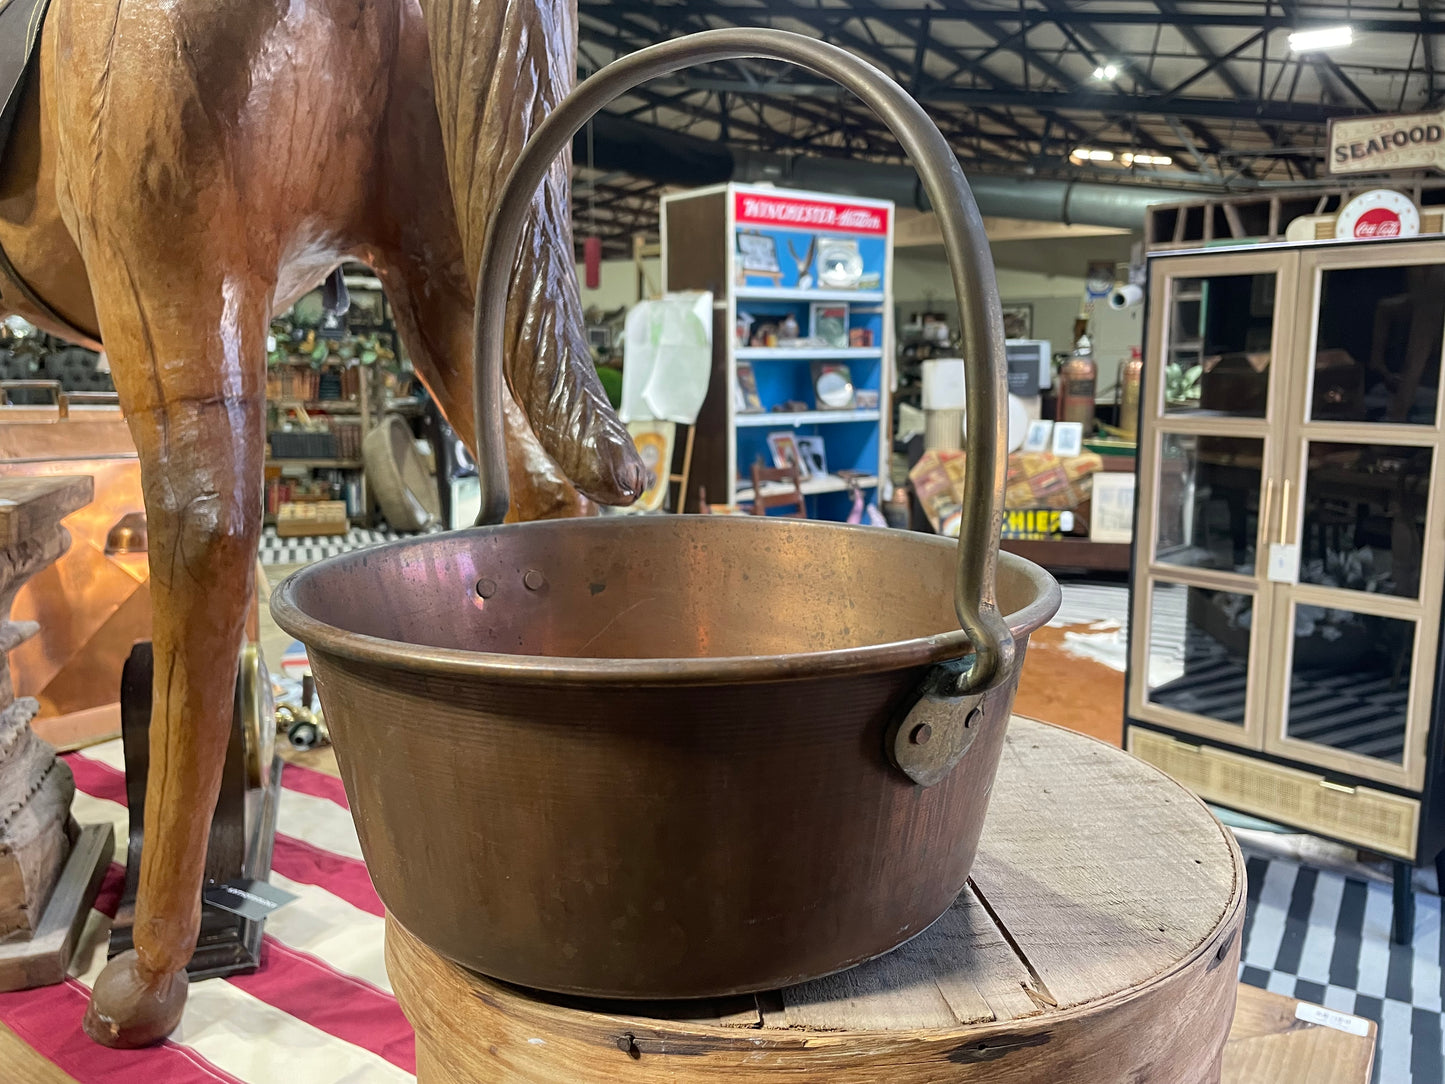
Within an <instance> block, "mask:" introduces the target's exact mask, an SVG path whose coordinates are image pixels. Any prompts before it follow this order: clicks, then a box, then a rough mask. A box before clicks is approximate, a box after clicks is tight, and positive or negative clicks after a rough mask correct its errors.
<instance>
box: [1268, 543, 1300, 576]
mask: <svg viewBox="0 0 1445 1084" xmlns="http://www.w3.org/2000/svg"><path fill="white" fill-rule="evenodd" d="M1266 575H1267V576H1268V577H1269V579H1270V580H1272V581H1273V582H1274V583H1297V582H1298V581H1299V546H1298V544H1296V543H1294V542H1288V543H1286V542H1271V543H1270V544H1269V571H1268V572H1267V573H1266Z"/></svg>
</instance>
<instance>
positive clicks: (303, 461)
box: [266, 456, 363, 470]
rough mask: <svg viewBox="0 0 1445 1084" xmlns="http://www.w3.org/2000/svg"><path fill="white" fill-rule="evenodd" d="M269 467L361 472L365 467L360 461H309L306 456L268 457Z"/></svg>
mask: <svg viewBox="0 0 1445 1084" xmlns="http://www.w3.org/2000/svg"><path fill="white" fill-rule="evenodd" d="M266 466H268V467H316V468H322V467H330V468H332V469H333V470H360V469H361V468H362V466H363V464H362V461H361V460H359V459H307V458H305V457H304V456H298V457H296V458H291V457H289V456H286V457H282V458H281V459H272V458H270V457H267V459H266Z"/></svg>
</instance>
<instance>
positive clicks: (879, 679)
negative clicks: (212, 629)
mask: <svg viewBox="0 0 1445 1084" xmlns="http://www.w3.org/2000/svg"><path fill="white" fill-rule="evenodd" d="M956 551H957V545H956V544H955V543H954V542H952V541H951V540H948V539H942V538H937V537H934V536H930V535H922V534H914V533H904V532H899V531H888V530H882V529H876V528H872V529H870V528H861V527H849V526H847V525H843V524H828V523H821V522H816V521H814V522H809V521H801V520H794V519H779V520H777V521H770V520H763V519H761V518H758V517H751V516H746V517H744V516H736V517H735V516H684V517H667V518H663V517H628V518H627V519H626V520H623V519H621V518H620V517H619V518H615V519H587V520H582V519H577V520H558V521H552V522H547V523H527V524H513V525H506V526H501V527H484V528H474V529H471V530H467V531H457V532H452V533H450V534H445V535H436V536H431V537H428V538H425V539H420V540H415V541H406V542H401V543H396V544H393V545H390V546H385V547H380V548H377V549H372V550H367V551H361V552H357V553H352V554H346V555H344V556H342V557H338V558H334V559H332V560H329V561H326V562H322V563H320V564H317V565H313V566H311V567H310V568H307V569H304V570H302V571H301V572H298V573H297V574H296V575H294V576H292V577H291V578H289V579H288V580H286V582H285V583H284V584H282V585H281V587H280V588H279V589H278V590H277V592H276V593H275V594H274V595H273V596H272V612H273V614H274V615H275V617H276V620H277V621H278V622H279V623H280V625H281V626H282V627H283V628H285V629H286V630H287V631H288V632H290V633H291V634H293V635H294V636H296V637H297V638H298V639H300V640H301V641H302V642H303V643H305V644H306V645H307V651H308V654H309V656H310V659H311V665H312V668H313V670H314V672H315V674H316V678H317V688H318V690H319V692H320V694H321V701H322V704H323V706H324V707H325V710H326V721H327V725H328V726H329V727H330V728H331V734H332V738H333V741H334V742H335V745H336V751H337V758H338V761H339V763H340V766H341V772H342V777H343V779H344V780H345V783H346V788H347V795H348V797H349V799H350V803H351V808H352V810H353V812H354V814H355V816H356V824H357V831H358V834H359V835H360V838H361V845H362V852H363V854H364V855H365V858H366V863H367V868H368V869H369V871H370V872H371V877H372V880H373V881H374V882H375V884H376V887H377V891H378V892H379V893H380V894H381V898H382V901H383V902H384V903H385V904H386V907H387V909H388V910H389V911H390V912H391V913H392V914H394V915H395V916H396V918H397V920H398V921H400V922H401V923H402V924H403V925H404V926H406V928H407V929H408V930H410V931H412V932H413V933H414V934H416V935H417V936H418V937H420V938H421V939H422V940H423V941H425V942H426V943H427V944H428V945H430V946H431V947H432V948H434V949H436V950H437V951H438V952H441V953H442V954H443V955H445V956H447V957H449V958H450V959H453V960H455V961H457V962H458V963H461V964H463V965H465V966H467V967H470V968H473V969H475V970H478V971H481V972H483V973H484V974H488V975H492V976H495V977H497V978H502V979H506V980H508V981H510V982H516V983H520V984H522V985H526V986H534V987H539V988H543V989H548V990H556V991H566V992H571V993H581V994H589V995H595V996H608V997H702V996H713V995H719V994H723V993H729V992H737V991H741V990H756V989H765V988H769V987H773V986H777V985H785V984H787V983H791V982H797V981H800V980H802V979H805V978H809V977H814V976H817V975H822V974H826V973H828V972H831V971H836V970H838V969H840V968H843V967H847V966H848V965H850V964H853V963H857V962H859V961H860V960H864V959H867V958H869V957H872V956H876V955H878V954H879V953H882V952H886V951H887V950H888V949H890V948H892V947H894V946H895V945H897V944H898V943H900V942H901V941H904V940H906V939H907V938H909V937H911V936H912V935H913V934H915V933H918V932H919V931H921V930H923V929H924V928H925V927H927V926H928V925H929V924H930V923H931V922H932V921H933V920H934V919H935V918H937V917H938V915H939V914H941V913H942V912H943V911H944V910H945V909H946V908H947V907H948V906H949V905H950V904H951V903H952V902H953V900H954V898H955V897H956V896H957V895H958V893H959V891H960V890H961V889H962V887H963V884H964V881H965V880H966V879H967V877H968V871H969V867H970V865H971V863H972V861H973V855H974V849H975V846H976V844H977V842H978V836H979V832H980V830H981V829H982V826H983V820H984V812H985V809H986V808H987V804H988V794H989V788H990V785H991V783H992V780H993V776H994V771H995V769H996V767H997V764H998V757H999V755H1000V750H1001V748H1002V742H1003V736H1004V731H1005V728H1006V726H1007V723H1008V716H1009V712H1010V708H1011V704H1012V700H1013V683H1012V676H1010V678H1009V680H1006V681H1004V682H1003V683H1002V684H1001V685H998V686H995V687H993V688H991V689H990V690H989V691H988V692H986V693H985V694H984V695H983V697H982V700H981V703H980V704H979V705H978V707H979V708H980V709H981V711H982V716H981V718H976V719H975V721H974V723H973V725H972V726H971V727H970V728H969V732H970V733H971V734H972V735H973V737H972V739H971V741H970V744H969V747H968V749H967V751H966V753H965V754H964V755H963V757H962V759H961V760H959V761H958V763H957V764H956V765H955V766H954V767H953V768H952V770H951V771H950V772H948V773H947V774H945V775H944V776H943V777H942V778H941V779H940V780H939V781H938V782H936V783H935V784H934V785H933V786H927V787H925V786H920V785H919V784H917V783H915V782H914V781H913V780H912V779H911V778H910V777H909V776H908V775H906V774H905V773H904V772H903V771H900V770H899V769H898V768H896V767H894V766H893V764H892V763H891V762H890V760H889V756H888V749H887V745H888V733H889V728H890V727H891V726H892V725H893V724H894V722H895V720H896V719H897V718H899V717H900V716H903V715H907V714H908V709H909V707H910V705H911V703H912V702H913V700H914V699H915V698H916V697H917V696H918V693H919V691H920V688H921V686H922V685H923V684H924V683H925V682H926V680H927V678H928V675H929V674H930V672H931V670H932V669H933V665H932V664H935V663H943V662H945V661H947V660H952V659H959V658H963V657H966V656H967V655H969V654H970V644H969V641H968V637H967V635H966V634H965V633H963V632H962V631H960V630H959V628H958V622H957V616H956V615H955V613H954V609H953V602H952V598H951V593H950V591H949V584H950V582H951V580H952V578H953V575H954V564H955V561H956ZM529 576H532V577H533V579H536V578H537V577H540V578H541V579H542V581H543V585H542V586H541V587H540V588H539V589H535V590H534V589H532V588H530V587H529V586H528V577H529ZM479 584H480V585H482V590H484V591H485V592H486V597H485V598H483V597H482V596H481V594H479V591H478V585H479ZM998 595H999V602H1000V605H1001V607H1002V609H1003V610H1004V612H1005V613H1006V615H1007V617H1006V622H1007V626H1008V628H1009V630H1010V639H1011V646H1016V648H1017V651H1018V653H1019V655H1020V656H1021V655H1022V653H1023V649H1024V647H1025V646H1026V643H1027V638H1028V634H1029V632H1030V631H1031V630H1032V629H1034V628H1036V627H1038V626H1039V625H1040V624H1042V623H1043V622H1044V621H1046V620H1048V618H1049V617H1050V616H1051V615H1052V614H1053V612H1054V611H1055V609H1056V608H1057V606H1058V600H1059V595H1058V587H1057V585H1056V584H1055V583H1054V582H1053V581H1052V579H1050V578H1049V577H1048V575H1047V574H1046V573H1044V572H1043V571H1041V570H1040V569H1038V568H1037V567H1036V566H1034V565H1031V564H1029V563H1028V562H1026V561H1024V560H1022V559H1021V558H1017V557H1013V556H1011V555H1009V554H1003V555H1002V556H1001V559H1000V564H999V579H998ZM969 711H970V709H967V708H961V707H959V706H958V702H957V701H955V706H954V709H953V713H954V714H955V715H958V716H960V717H962V718H967V717H968V715H969ZM931 744H932V743H930V745H931Z"/></svg>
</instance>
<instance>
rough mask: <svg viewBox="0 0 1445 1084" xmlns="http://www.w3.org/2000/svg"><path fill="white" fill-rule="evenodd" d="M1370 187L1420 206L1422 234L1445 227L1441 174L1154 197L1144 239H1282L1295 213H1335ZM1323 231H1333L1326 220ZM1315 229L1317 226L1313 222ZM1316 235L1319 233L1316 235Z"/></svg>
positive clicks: (1152, 245) (1163, 246)
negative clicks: (1177, 199) (1188, 197)
mask: <svg viewBox="0 0 1445 1084" xmlns="http://www.w3.org/2000/svg"><path fill="white" fill-rule="evenodd" d="M1375 188H1392V189H1395V190H1397V191H1399V192H1403V193H1405V195H1407V196H1409V197H1410V198H1411V199H1412V200H1413V201H1414V202H1415V206H1417V207H1419V208H1420V232H1421V233H1422V234H1428V233H1440V232H1442V231H1445V221H1442V212H1445V180H1420V181H1412V182H1410V183H1407V184H1380V183H1378V182H1376V183H1361V184H1356V185H1343V184H1342V185H1340V186H1339V187H1338V188H1324V189H1298V190H1295V191H1289V190H1284V191H1280V192H1273V193H1270V194H1269V195H1253V196H1236V197H1225V196H1220V197H1215V198H1209V199H1202V200H1199V201H1197V202H1189V203H1158V204H1155V205H1154V206H1152V207H1150V208H1149V209H1148V210H1147V211H1146V212H1145V214H1144V244H1145V247H1146V248H1147V249H1149V250H1150V251H1161V252H1162V251H1170V250H1175V249H1190V248H1206V247H1209V246H1211V245H1215V244H1218V243H1220V242H1224V241H1239V242H1241V243H1246V242H1258V243H1264V242H1269V241H1283V240H1284V239H1285V236H1284V233H1285V230H1286V229H1287V228H1288V227H1289V224H1290V223H1291V222H1293V221H1294V220H1295V219H1296V218H1300V217H1303V216H1307V215H1328V216H1334V215H1335V214H1338V213H1339V210H1340V208H1341V207H1343V206H1344V205H1345V204H1346V203H1348V202H1349V201H1350V200H1352V199H1354V198H1355V197H1356V196H1358V195H1359V194H1360V193H1362V192H1368V191H1370V190H1372V189H1375ZM1328 226H1329V229H1328V233H1327V234H1326V236H1327V237H1334V223H1333V221H1332V220H1331V221H1330V222H1329V223H1328ZM1317 232H1318V227H1317ZM1315 239H1319V238H1318V236H1316V237H1315Z"/></svg>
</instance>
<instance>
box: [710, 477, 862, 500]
mask: <svg viewBox="0 0 1445 1084" xmlns="http://www.w3.org/2000/svg"><path fill="white" fill-rule="evenodd" d="M850 483H853V484H856V485H857V486H858V488H859V489H872V488H873V487H874V486H876V485H877V484H878V476H877V475H876V474H864V475H861V476H859V477H856V478H840V477H838V475H836V474H826V475H824V476H823V477H822V478H805V479H803V481H801V482H800V483H799V484H798V485H799V488H800V489H801V490H802V491H803V496H805V497H814V496H817V495H818V494H819V493H841V492H843V491H844V490H845V489H847V488H848V486H849V484H850ZM792 491H793V487H792V486H791V485H789V484H788V483H786V482H769V483H767V484H766V485H765V486H763V496H765V497H773V496H777V495H778V494H780V493H791V492H792ZM754 496H755V494H754V492H753V487H752V486H743V487H742V488H741V489H739V490H738V492H737V499H738V500H740V501H750V500H752V499H753V497H754Z"/></svg>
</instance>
